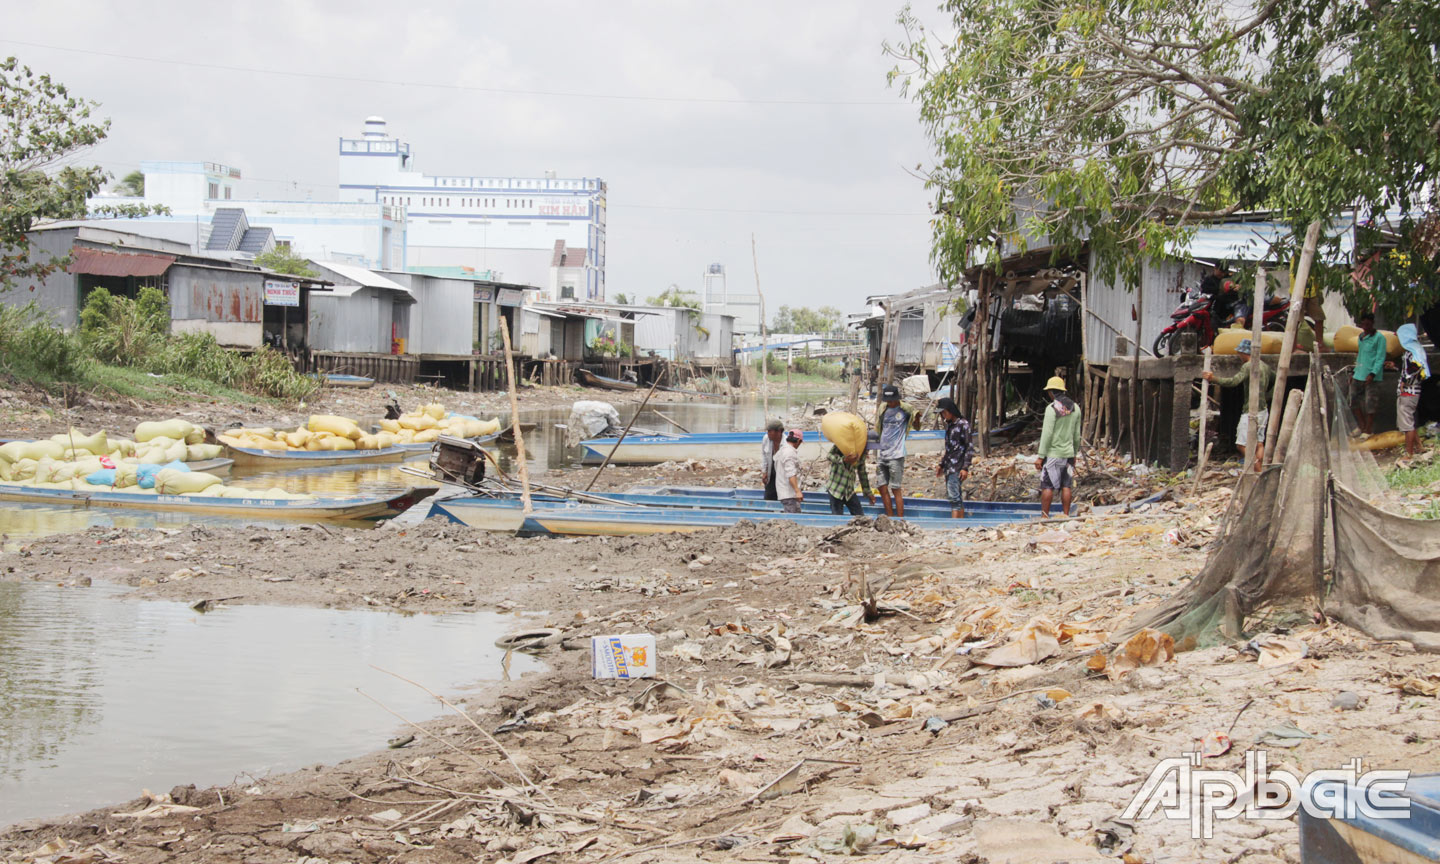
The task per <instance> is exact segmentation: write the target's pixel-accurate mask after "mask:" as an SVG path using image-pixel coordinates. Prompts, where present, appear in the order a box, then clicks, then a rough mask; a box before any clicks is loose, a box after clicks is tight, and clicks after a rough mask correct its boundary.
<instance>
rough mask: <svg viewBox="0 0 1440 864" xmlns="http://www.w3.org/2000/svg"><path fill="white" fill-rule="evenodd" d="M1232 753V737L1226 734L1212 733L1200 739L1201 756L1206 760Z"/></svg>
mask: <svg viewBox="0 0 1440 864" xmlns="http://www.w3.org/2000/svg"><path fill="white" fill-rule="evenodd" d="M1229 752H1230V736H1229V735H1226V734H1225V733H1224V732H1210V733H1207V734H1206V735H1205V737H1204V738H1202V739H1200V755H1201V756H1204V757H1205V758H1207V759H1208V758H1211V757H1215V756H1224V755H1225V754H1226V753H1229Z"/></svg>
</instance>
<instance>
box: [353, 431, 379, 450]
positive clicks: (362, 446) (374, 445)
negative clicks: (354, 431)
mask: <svg viewBox="0 0 1440 864" xmlns="http://www.w3.org/2000/svg"><path fill="white" fill-rule="evenodd" d="M355 449H356V450H379V449H380V441H379V439H378V438H376V437H375V436H374V435H370V434H365V435H361V436H360V438H359V440H357V441H356V442H355Z"/></svg>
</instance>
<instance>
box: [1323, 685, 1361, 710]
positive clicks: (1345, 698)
mask: <svg viewBox="0 0 1440 864" xmlns="http://www.w3.org/2000/svg"><path fill="white" fill-rule="evenodd" d="M1363 702H1364V700H1363V699H1361V698H1360V694H1359V693H1354V692H1351V691H1349V690H1341V691H1340V692H1339V693H1336V694H1335V698H1334V699H1331V700H1330V707H1331V708H1334V709H1335V710H1336V711H1358V710H1359V709H1360V705H1361V704H1362V703H1363Z"/></svg>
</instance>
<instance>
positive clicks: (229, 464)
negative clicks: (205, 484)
mask: <svg viewBox="0 0 1440 864" xmlns="http://www.w3.org/2000/svg"><path fill="white" fill-rule="evenodd" d="M185 465H186V467H188V468H189V469H190V470H191V471H204V472H205V473H206V474H214V475H215V476H216V477H228V476H230V469H231V468H233V467H235V460H234V459H226V458H224V457H223V456H222V457H220V458H218V459H204V460H201V461H199V462H186V463H185Z"/></svg>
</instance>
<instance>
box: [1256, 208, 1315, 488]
mask: <svg viewBox="0 0 1440 864" xmlns="http://www.w3.org/2000/svg"><path fill="white" fill-rule="evenodd" d="M1319 243H1320V220H1319V219H1316V220H1315V221H1313V222H1311V223H1310V226H1309V227H1308V228H1306V229H1305V247H1304V249H1303V250H1302V251H1301V252H1300V266H1299V268H1298V269H1297V270H1296V271H1295V282H1294V284H1292V285H1291V286H1290V313H1289V316H1290V317H1288V318H1287V319H1285V340H1284V341H1283V342H1281V343H1280V359H1279V361H1278V362H1277V363H1276V364H1275V392H1274V394H1273V395H1272V396H1271V397H1270V423H1269V427H1268V431H1267V432H1266V434H1265V440H1266V441H1274V440H1275V436H1276V435H1277V434H1278V432H1279V429H1280V420H1281V416H1282V415H1283V414H1284V400H1285V389H1286V388H1285V384H1286V382H1287V381H1288V380H1289V378H1290V357H1291V352H1293V351H1294V350H1295V334H1296V333H1297V332H1298V331H1299V330H1300V318H1301V315H1302V312H1301V310H1302V309H1303V307H1304V305H1305V283H1306V282H1307V281H1309V279H1310V265H1311V264H1312V263H1313V262H1314V261H1315V247H1316V246H1317V245H1319ZM1256 315H1257V317H1261V318H1263V317H1264V313H1263V311H1262V312H1257V313H1256ZM1323 337H1324V334H1323V333H1316V334H1315V342H1316V344H1319V342H1320V341H1321V339H1322V338H1323ZM1310 374H1312V375H1313V374H1315V369H1314V367H1311V369H1310ZM1268 449H1269V453H1268V454H1267V457H1268V458H1267V459H1266V461H1267V462H1269V463H1270V464H1272V465H1273V464H1275V463H1276V462H1278V461H1280V448H1279V447H1270V448H1268Z"/></svg>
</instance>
